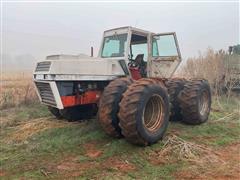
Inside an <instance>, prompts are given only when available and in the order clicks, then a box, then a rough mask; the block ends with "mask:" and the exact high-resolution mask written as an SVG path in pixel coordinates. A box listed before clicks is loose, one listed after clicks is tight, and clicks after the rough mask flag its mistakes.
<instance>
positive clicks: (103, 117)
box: [98, 78, 133, 137]
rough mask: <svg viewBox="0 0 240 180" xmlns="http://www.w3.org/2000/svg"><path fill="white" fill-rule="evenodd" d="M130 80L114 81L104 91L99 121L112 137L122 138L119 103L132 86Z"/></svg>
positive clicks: (120, 79) (100, 104)
mask: <svg viewBox="0 0 240 180" xmlns="http://www.w3.org/2000/svg"><path fill="white" fill-rule="evenodd" d="M132 82H133V81H132V79H130V78H119V79H116V80H113V81H112V82H110V83H109V85H108V86H107V87H106V88H105V89H104V91H103V94H102V95H101V98H100V102H99V110H98V121H99V123H100V125H101V126H102V128H103V130H104V131H105V132H106V133H107V134H108V135H110V136H112V137H121V136H122V135H121V128H120V127H119V125H118V124H119V119H118V116H117V114H118V111H119V103H120V101H121V99H122V95H123V93H124V92H125V91H126V90H127V88H128V86H129V85H130V84H132Z"/></svg>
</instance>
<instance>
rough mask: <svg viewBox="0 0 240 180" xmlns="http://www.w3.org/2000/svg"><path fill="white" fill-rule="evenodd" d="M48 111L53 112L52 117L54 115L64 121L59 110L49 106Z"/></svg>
mask: <svg viewBox="0 0 240 180" xmlns="http://www.w3.org/2000/svg"><path fill="white" fill-rule="evenodd" d="M48 110H49V111H50V112H51V114H52V115H54V116H55V117H56V118H57V119H62V118H63V117H62V115H61V113H60V111H59V109H58V108H55V107H51V106H48Z"/></svg>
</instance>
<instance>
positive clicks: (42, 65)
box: [35, 61, 51, 72]
mask: <svg viewBox="0 0 240 180" xmlns="http://www.w3.org/2000/svg"><path fill="white" fill-rule="evenodd" d="M50 65H51V62H50V61H44V62H39V63H37V67H36V70H35V71H36V72H39V71H49V69H50Z"/></svg>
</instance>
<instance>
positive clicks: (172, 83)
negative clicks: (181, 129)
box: [166, 78, 186, 121]
mask: <svg viewBox="0 0 240 180" xmlns="http://www.w3.org/2000/svg"><path fill="white" fill-rule="evenodd" d="M185 83H186V80H185V79H182V78H173V79H169V80H168V81H167V82H166V86H167V89H168V95H169V98H170V118H169V120H170V121H180V120H182V113H181V108H180V106H179V102H178V95H179V93H180V92H181V91H182V90H183V88H184V84H185Z"/></svg>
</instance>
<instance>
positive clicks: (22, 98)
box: [0, 72, 38, 109]
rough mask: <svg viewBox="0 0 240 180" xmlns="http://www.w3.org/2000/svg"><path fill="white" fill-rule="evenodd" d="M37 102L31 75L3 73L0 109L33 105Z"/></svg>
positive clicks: (26, 73)
mask: <svg viewBox="0 0 240 180" xmlns="http://www.w3.org/2000/svg"><path fill="white" fill-rule="evenodd" d="M37 101H38V98H37V95H36V92H35V87H34V84H33V81H32V74H31V73H29V72H8V73H6V72H5V73H4V72H3V74H2V78H1V81H0V109H6V108H9V107H15V106H19V105H23V104H25V105H26V104H31V103H35V102H37Z"/></svg>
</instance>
